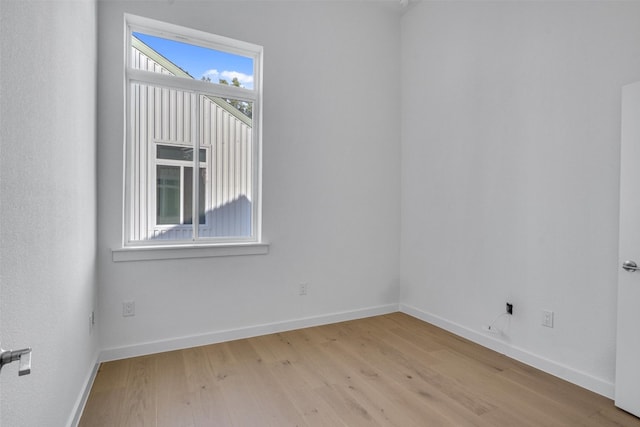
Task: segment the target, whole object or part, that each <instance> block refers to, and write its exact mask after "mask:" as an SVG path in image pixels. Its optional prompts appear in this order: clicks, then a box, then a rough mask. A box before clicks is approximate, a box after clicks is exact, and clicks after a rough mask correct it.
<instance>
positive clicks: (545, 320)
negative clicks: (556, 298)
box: [542, 310, 553, 328]
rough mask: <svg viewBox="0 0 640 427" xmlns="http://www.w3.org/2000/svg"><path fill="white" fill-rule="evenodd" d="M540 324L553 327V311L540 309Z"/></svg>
mask: <svg viewBox="0 0 640 427" xmlns="http://www.w3.org/2000/svg"><path fill="white" fill-rule="evenodd" d="M542 326H546V327H547V328H553V311H550V310H542Z"/></svg>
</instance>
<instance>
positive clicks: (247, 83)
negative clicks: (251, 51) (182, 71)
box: [202, 69, 253, 89]
mask: <svg viewBox="0 0 640 427" xmlns="http://www.w3.org/2000/svg"><path fill="white" fill-rule="evenodd" d="M202 77H205V78H206V77H208V78H210V79H211V81H212V82H215V83H218V80H220V79H224V80H226V81H228V82H229V84H231V81H232V80H233V79H234V78H237V79H238V81H239V82H240V86H242V87H245V88H248V89H252V88H253V76H249V75H247V74H244V73H241V72H239V71H228V70H225V71H222V72H221V71H218V70H216V69H212V70H207V71H205V72H204V73H203V74H202Z"/></svg>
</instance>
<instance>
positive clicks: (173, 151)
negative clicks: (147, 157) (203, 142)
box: [156, 144, 207, 162]
mask: <svg viewBox="0 0 640 427" xmlns="http://www.w3.org/2000/svg"><path fill="white" fill-rule="evenodd" d="M156 157H157V158H158V159H165V160H186V161H190V162H192V161H193V147H178V146H175V145H160V144H158V147H157V150H156ZM199 160H200V161H201V162H206V161H207V152H206V150H205V149H204V148H201V149H200V156H199Z"/></svg>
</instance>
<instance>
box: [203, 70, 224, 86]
mask: <svg viewBox="0 0 640 427" xmlns="http://www.w3.org/2000/svg"><path fill="white" fill-rule="evenodd" d="M202 77H209V78H210V79H211V80H212V81H214V82H216V83H218V79H219V78H220V72H219V71H218V70H216V69H213V70H207V71H205V72H204V73H202Z"/></svg>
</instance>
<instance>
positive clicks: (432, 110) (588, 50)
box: [401, 2, 640, 395]
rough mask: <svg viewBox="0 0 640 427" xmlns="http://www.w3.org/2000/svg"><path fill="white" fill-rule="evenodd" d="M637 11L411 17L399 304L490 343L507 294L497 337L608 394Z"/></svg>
mask: <svg viewBox="0 0 640 427" xmlns="http://www.w3.org/2000/svg"><path fill="white" fill-rule="evenodd" d="M638 22H640V3H635V2H593V3H592V2H495V3H492V2H424V3H420V4H417V5H414V7H412V9H411V10H410V11H409V12H408V13H406V14H405V15H404V17H403V21H402V66H403V74H402V80H403V82H404V87H403V99H402V104H403V115H402V130H403V140H402V243H401V248H402V249H401V251H402V256H401V265H402V267H401V272H402V273H401V280H402V285H403V293H402V297H401V302H402V303H403V304H405V305H406V306H408V307H409V308H412V309H413V310H412V311H413V312H415V313H416V314H418V315H422V316H423V317H424V318H430V319H432V320H434V321H436V322H438V323H441V324H443V325H445V326H447V327H449V328H451V329H454V330H457V331H458V332H459V333H462V334H464V335H466V336H469V337H471V338H473V339H476V340H479V341H482V340H484V342H485V343H486V342H487V340H486V339H485V338H482V335H481V334H482V332H481V327H482V325H486V324H488V323H490V322H491V321H492V320H493V319H494V317H495V316H496V315H497V314H499V313H501V312H503V311H504V305H505V302H506V301H511V302H512V303H514V305H515V307H514V316H513V318H512V319H511V322H510V327H508V328H507V336H506V337H504V338H503V340H502V343H500V342H494V343H493V344H492V343H491V342H490V343H489V344H490V345H494V346H495V347H497V348H502V349H507V350H509V351H511V353H512V354H515V355H516V356H519V357H520V358H523V359H529V360H530V361H533V362H535V363H537V364H538V365H541V366H545V367H546V368H548V369H550V370H551V371H554V372H555V373H559V374H561V375H563V376H565V377H567V378H571V379H573V380H574V381H578V382H581V383H582V384H583V385H586V386H589V387H590V388H592V389H596V390H597V391H600V392H602V393H605V394H609V395H611V393H612V391H613V380H614V369H615V364H614V361H615V358H614V344H615V334H616V328H615V323H616V274H617V268H618V267H617V233H618V191H619V189H618V180H619V136H620V131H619V129H620V91H621V87H622V86H623V85H624V84H627V83H630V82H633V81H637V80H640V25H638ZM542 309H549V310H553V311H554V312H555V327H554V328H553V329H549V328H544V327H542V326H541V325H540V323H541V310H542ZM489 341H491V340H489Z"/></svg>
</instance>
